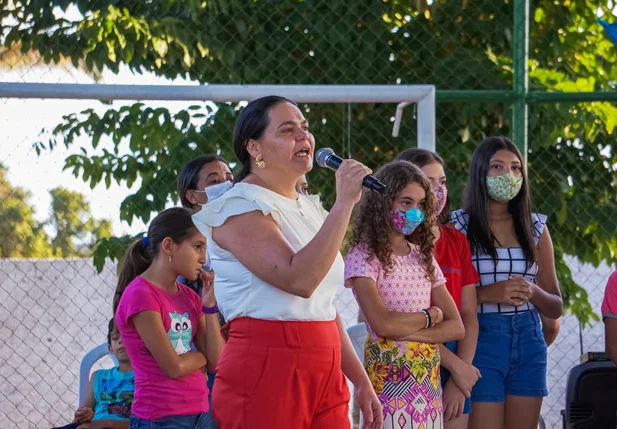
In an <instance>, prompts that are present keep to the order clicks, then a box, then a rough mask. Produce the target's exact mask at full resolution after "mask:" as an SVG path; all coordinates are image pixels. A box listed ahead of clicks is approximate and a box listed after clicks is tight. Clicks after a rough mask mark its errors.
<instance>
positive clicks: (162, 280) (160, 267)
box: [141, 255, 178, 293]
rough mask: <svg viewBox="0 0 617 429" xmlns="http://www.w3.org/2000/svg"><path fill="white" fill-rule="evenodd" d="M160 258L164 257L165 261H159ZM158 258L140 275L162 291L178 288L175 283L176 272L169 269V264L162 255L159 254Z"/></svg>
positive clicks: (172, 290) (174, 290) (171, 290)
mask: <svg viewBox="0 0 617 429" xmlns="http://www.w3.org/2000/svg"><path fill="white" fill-rule="evenodd" d="M160 258H164V259H165V261H161V260H160ZM160 258H157V259H156V260H155V261H154V262H152V265H150V267H149V268H148V269H147V270H146V271H144V272H143V273H142V275H141V276H142V277H143V278H144V279H146V280H148V281H149V282H150V283H152V284H153V285H155V286H157V287H159V288H161V289H163V290H164V291H166V292H171V293H174V292H176V291H177V290H178V285H177V284H176V279H177V278H178V274H177V273H176V272H174V270H171V269H170V268H171V266H170V265H171V264H169V262H168V260H167V259H166V257H165V256H164V255H161V256H160Z"/></svg>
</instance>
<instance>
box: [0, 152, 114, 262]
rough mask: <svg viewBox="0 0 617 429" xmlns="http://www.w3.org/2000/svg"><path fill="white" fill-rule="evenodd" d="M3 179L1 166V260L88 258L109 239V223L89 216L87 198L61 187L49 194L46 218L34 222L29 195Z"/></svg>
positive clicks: (5, 172) (3, 170) (4, 169)
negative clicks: (48, 207) (98, 245)
mask: <svg viewBox="0 0 617 429" xmlns="http://www.w3.org/2000/svg"><path fill="white" fill-rule="evenodd" d="M6 176H7V169H6V167H4V166H3V165H2V164H0V237H2V239H0V258H58V257H75V256H90V255H91V254H92V248H93V245H94V244H95V243H97V242H99V241H101V240H102V239H106V238H109V237H111V222H110V221H109V220H107V219H103V220H98V219H95V218H94V217H92V215H91V214H90V204H89V203H88V202H87V200H86V198H85V197H84V196H83V195H82V194H80V193H79V192H74V191H69V190H67V189H64V188H55V189H52V190H51V191H50V196H51V200H52V201H51V208H50V212H51V215H50V217H49V219H47V220H46V221H38V220H36V219H35V212H34V208H33V207H32V206H31V199H32V194H31V193H30V192H28V191H27V190H25V189H23V188H21V187H19V186H14V185H12V184H11V183H10V182H9V180H8V179H7V177H6ZM46 229H47V230H48V231H50V232H51V234H52V237H49V235H48V233H47V232H46Z"/></svg>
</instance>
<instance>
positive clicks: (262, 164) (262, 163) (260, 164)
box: [255, 154, 266, 170]
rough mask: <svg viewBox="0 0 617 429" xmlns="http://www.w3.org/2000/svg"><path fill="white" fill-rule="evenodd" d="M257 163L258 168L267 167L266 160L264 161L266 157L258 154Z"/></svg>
mask: <svg viewBox="0 0 617 429" xmlns="http://www.w3.org/2000/svg"><path fill="white" fill-rule="evenodd" d="M255 165H256V166H257V168H260V169H262V170H263V169H264V168H266V161H264V157H263V156H261V154H259V155H257V158H255Z"/></svg>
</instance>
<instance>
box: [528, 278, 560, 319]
mask: <svg viewBox="0 0 617 429" xmlns="http://www.w3.org/2000/svg"><path fill="white" fill-rule="evenodd" d="M531 287H532V288H533V293H532V295H531V299H530V300H529V302H531V303H532V304H533V305H534V307H536V308H537V309H538V310H539V311H540V313H542V314H543V315H544V316H546V317H547V318H549V319H559V318H560V317H561V315H562V313H563V301H562V299H561V297H560V296H559V295H555V294H552V293H550V292H547V291H545V290H544V289H542V288H541V287H540V286H538V285H536V284H532V285H531Z"/></svg>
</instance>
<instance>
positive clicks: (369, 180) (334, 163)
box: [315, 147, 386, 193]
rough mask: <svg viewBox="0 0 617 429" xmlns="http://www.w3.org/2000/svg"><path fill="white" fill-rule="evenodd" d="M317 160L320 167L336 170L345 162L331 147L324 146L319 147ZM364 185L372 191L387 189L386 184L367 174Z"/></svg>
mask: <svg viewBox="0 0 617 429" xmlns="http://www.w3.org/2000/svg"><path fill="white" fill-rule="evenodd" d="M315 160H316V161H317V165H319V166H320V167H324V168H329V169H330V170H334V171H336V170H338V168H339V167H340V166H341V164H342V163H343V158H341V157H340V156H338V155H336V154H335V153H334V151H333V150H332V149H330V148H329V147H322V148H321V149H319V150H318V151H317V153H316V154H315ZM362 185H364V186H365V187H367V188H369V189H370V190H371V191H375V192H379V193H382V192H383V190H384V189H386V185H384V184H383V183H381V182H380V181H379V180H377V178H376V177H374V176H366V177H365V178H364V180H363V181H362Z"/></svg>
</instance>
